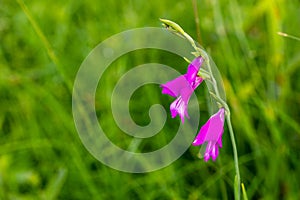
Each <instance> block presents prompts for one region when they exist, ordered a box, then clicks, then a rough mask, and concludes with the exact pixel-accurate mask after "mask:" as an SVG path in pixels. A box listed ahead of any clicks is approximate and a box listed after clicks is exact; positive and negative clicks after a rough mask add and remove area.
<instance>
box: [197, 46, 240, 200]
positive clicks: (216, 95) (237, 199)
mask: <svg viewBox="0 0 300 200" xmlns="http://www.w3.org/2000/svg"><path fill="white" fill-rule="evenodd" d="M195 50H196V51H198V52H199V53H200V54H201V55H204V59H205V61H206V62H207V68H208V72H209V74H210V77H211V81H212V85H213V90H214V92H215V94H214V93H211V94H212V96H213V97H215V98H216V99H217V101H218V102H219V103H221V105H222V106H223V107H224V108H225V110H226V122H227V126H228V129H229V135H230V139H231V144H232V148H233V158H234V166H235V173H236V177H237V185H238V186H237V187H238V188H237V189H238V194H237V196H235V199H236V200H240V193H241V192H240V191H241V179H240V170H239V160H238V153H237V148H236V142H235V138H234V132H233V128H232V124H231V120H230V110H229V107H228V105H227V103H226V102H225V101H224V100H222V98H221V97H220V93H219V89H218V85H217V82H216V79H215V78H214V76H213V73H212V70H211V67H210V63H209V58H208V56H207V54H206V53H205V52H204V51H203V50H201V51H199V48H195Z"/></svg>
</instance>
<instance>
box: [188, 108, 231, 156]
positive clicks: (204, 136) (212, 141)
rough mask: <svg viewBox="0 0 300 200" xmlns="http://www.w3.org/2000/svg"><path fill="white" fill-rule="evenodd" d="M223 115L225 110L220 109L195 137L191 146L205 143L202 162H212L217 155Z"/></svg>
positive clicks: (220, 144)
mask: <svg viewBox="0 0 300 200" xmlns="http://www.w3.org/2000/svg"><path fill="white" fill-rule="evenodd" d="M224 113H225V109H224V108H221V109H220V110H219V111H218V112H217V113H216V114H214V115H213V116H211V117H210V118H209V120H208V121H207V122H206V123H205V124H204V125H203V126H202V127H201V129H200V131H199V133H198V135H197V136H196V138H195V140H194V142H193V145H194V146H198V145H202V144H203V143H204V142H207V145H206V149H205V153H204V160H205V161H207V160H209V158H210V157H212V159H213V160H215V159H216V158H217V156H218V155H219V149H218V148H219V147H220V148H221V147H222V134H223V127H224V118H225V116H224Z"/></svg>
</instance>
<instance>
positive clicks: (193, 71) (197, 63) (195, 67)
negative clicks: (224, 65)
mask: <svg viewBox="0 0 300 200" xmlns="http://www.w3.org/2000/svg"><path fill="white" fill-rule="evenodd" d="M203 61H204V59H203V58H202V57H197V58H195V59H194V60H193V61H192V62H191V63H190V64H189V66H188V69H187V73H186V79H187V80H188V82H189V83H190V84H191V83H193V82H194V81H195V79H196V77H197V74H198V71H199V69H200V67H201V65H202V63H203Z"/></svg>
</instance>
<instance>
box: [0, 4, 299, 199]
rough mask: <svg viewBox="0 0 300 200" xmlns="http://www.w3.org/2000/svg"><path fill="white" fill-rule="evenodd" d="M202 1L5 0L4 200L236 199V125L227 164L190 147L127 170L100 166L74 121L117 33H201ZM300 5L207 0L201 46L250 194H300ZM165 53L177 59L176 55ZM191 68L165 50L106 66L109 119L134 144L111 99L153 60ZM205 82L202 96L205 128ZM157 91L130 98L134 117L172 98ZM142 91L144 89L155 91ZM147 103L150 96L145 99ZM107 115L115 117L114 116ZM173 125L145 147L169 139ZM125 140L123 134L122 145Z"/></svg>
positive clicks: (103, 110) (103, 111) (104, 111)
mask: <svg viewBox="0 0 300 200" xmlns="http://www.w3.org/2000/svg"><path fill="white" fill-rule="evenodd" d="M192 5H193V4H192V1H185V2H183V1H181V2H180V1H179V2H176V1H171V0H167V1H159V0H153V1H138V0H131V1H82V2H80V1H54V2H51V1H49V2H46V1H37V0H32V1H24V2H23V1H22V0H18V1H9V0H2V1H1V6H0V98H1V103H0V127H1V129H0V199H149V200H150V199H151V200H152V199H189V200H195V199H232V198H233V184H234V163H233V156H232V148H231V143H230V138H229V134H228V131H227V130H225V134H224V136H223V148H222V149H221V152H220V156H219V158H218V160H217V162H208V163H205V162H203V161H202V160H199V159H197V156H196V155H197V152H198V148H195V147H191V148H190V149H189V150H188V151H187V152H186V153H185V154H184V155H183V156H182V157H181V158H180V159H178V160H177V161H176V162H174V163H173V164H172V165H170V166H168V167H166V168H164V169H161V170H159V171H156V172H151V173H147V174H129V173H123V172H119V171H116V170H114V169H111V168H109V167H106V166H105V165H103V164H101V163H100V162H99V161H97V160H96V159H95V158H93V157H92V156H91V155H90V154H89V152H88V151H87V150H86V149H85V148H84V146H83V144H82V143H81V141H80V139H79V136H78V134H77V132H76V129H75V125H74V122H73V117H72V107H71V106H72V105H71V95H72V85H73V81H74V78H75V76H76V73H77V70H78V69H79V67H80V64H81V62H82V61H83V60H84V58H85V57H86V56H87V55H88V53H89V52H90V51H91V50H92V49H93V48H94V47H95V46H96V45H97V44H98V43H99V42H101V41H103V40H105V39H106V38H107V37H109V36H111V35H113V34H116V33H119V32H121V31H124V30H128V29H132V28H137V27H145V26H154V27H160V22H159V18H167V19H171V20H173V21H175V22H176V23H178V24H180V25H181V26H182V27H183V28H184V30H185V31H186V32H187V33H189V34H190V35H191V36H193V37H194V38H197V31H196V25H195V21H194V15H193V6H192ZM299 7H300V3H299V1H296V0H276V1H271V0H262V1H249V0H248V1H237V0H224V1H217V0H214V1H198V13H199V26H200V33H201V41H202V42H203V43H202V46H204V48H206V50H207V51H208V52H209V53H210V55H211V56H212V58H213V59H214V61H215V63H216V65H217V66H218V68H219V70H220V72H221V74H222V77H223V81H224V85H225V90H226V96H227V100H228V104H229V106H230V107H231V110H232V123H233V128H234V130H235V133H236V138H237V148H238V153H239V159H240V171H241V179H242V182H243V183H244V185H245V188H246V190H247V195H248V199H299V191H298V190H299V188H300V184H299V178H300V168H299V164H300V163H299V159H300V153H299V152H300V147H299V143H300V123H299V122H300V115H299V112H300V82H299V76H300V51H299V50H300V42H298V41H296V40H293V39H290V38H285V37H282V36H279V35H278V34H277V32H278V31H281V32H286V33H289V34H291V35H295V36H300V32H299V25H300V12H299ZM166 58H167V59H166ZM154 61H155V62H159V63H163V64H167V65H170V66H174V68H176V69H177V70H179V71H180V72H182V73H183V72H184V70H185V66H186V63H185V62H184V61H183V59H179V58H178V59H172V56H170V55H165V54H164V53H163V52H161V53H159V52H156V51H141V52H133V53H132V54H130V55H128V56H127V57H126V56H124V57H122V58H121V59H120V60H118V62H116V63H115V64H114V65H112V66H111V67H110V68H109V70H108V71H107V72H106V73H105V75H104V77H103V80H101V81H102V83H103V86H105V87H103V88H101V90H100V89H99V90H98V91H97V98H96V100H97V102H98V104H97V103H96V109H97V114H98V116H99V121H100V123H101V125H102V126H103V127H104V128H105V131H106V132H107V133H111V137H112V140H113V141H114V142H115V143H117V144H119V145H120V146H122V145H124V147H126V145H128V144H129V143H130V140H128V137H126V136H124V135H125V134H124V133H123V132H122V131H120V130H119V129H118V128H117V126H116V124H115V122H114V121H113V118H112V114H111V110H110V94H111V92H112V90H113V87H114V84H115V83H116V82H117V80H118V78H119V77H121V76H122V74H123V73H125V72H126V71H127V70H129V69H131V68H132V66H135V65H137V64H142V63H147V62H154ZM205 89H206V88H205V85H201V86H200V87H199V89H198V90H197V92H199V95H198V98H199V102H200V104H201V109H202V112H201V116H202V117H201V123H204V121H205V119H206V118H207V117H208V114H207V113H206V109H208V108H206V107H205V105H206V103H205V101H206V99H205V97H204V94H205V92H203V91H204V90H205ZM159 93H160V89H159V88H156V87H155V86H149V87H145V88H141V89H140V90H138V91H137V93H136V94H135V96H134V97H133V98H132V104H136V105H138V106H139V108H140V109H135V108H134V107H133V108H132V113H131V114H132V116H133V119H135V120H136V121H137V122H138V123H140V124H147V122H149V117H148V116H147V114H145V113H143V112H140V110H146V113H148V108H149V106H150V105H151V104H153V103H157V102H161V103H162V104H163V105H164V106H165V107H166V108H168V104H169V103H170V102H171V98H168V97H166V96H165V95H164V96H162V95H159ZM142 94H145V97H141V96H143V95H142ZM140 99H141V100H140ZM103 116H105V117H106V116H107V118H106V119H105V120H104V119H103V118H104V117H103ZM168 121H170V123H168V126H167V127H166V128H164V131H163V134H161V133H160V136H159V137H158V138H157V139H153V140H151V141H148V142H145V143H141V146H140V148H141V151H144V150H147V149H150V150H152V149H155V148H156V147H160V146H161V145H163V144H165V143H164V142H167V141H169V140H170V137H171V136H172V133H173V132H174V131H176V127H172V126H171V125H172V124H171V122H173V123H175V122H176V123H178V122H179V120H178V119H176V120H171V119H169V118H168ZM119 139H121V140H122V141H120V140H119Z"/></svg>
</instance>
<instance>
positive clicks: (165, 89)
mask: <svg viewBox="0 0 300 200" xmlns="http://www.w3.org/2000/svg"><path fill="white" fill-rule="evenodd" d="M160 87H162V93H163V94H168V95H170V96H172V97H177V96H179V94H180V90H182V88H185V87H189V82H188V81H187V80H186V78H185V76H184V75H181V76H179V77H177V78H175V79H173V80H171V81H169V82H167V83H165V84H161V85H160Z"/></svg>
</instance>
